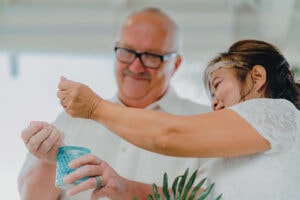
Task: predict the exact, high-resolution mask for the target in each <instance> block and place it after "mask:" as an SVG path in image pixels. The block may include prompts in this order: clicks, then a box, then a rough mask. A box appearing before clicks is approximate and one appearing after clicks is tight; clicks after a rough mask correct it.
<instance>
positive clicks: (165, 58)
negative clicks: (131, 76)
mask: <svg viewBox="0 0 300 200" xmlns="http://www.w3.org/2000/svg"><path fill="white" fill-rule="evenodd" d="M118 49H122V50H126V51H128V52H130V53H132V54H134V59H133V60H132V61H131V62H124V61H122V60H119V59H118V56H117V50H118ZM114 50H115V53H116V57H117V59H118V60H119V61H120V62H124V63H127V64H131V63H132V62H133V61H134V60H135V59H136V58H139V59H140V61H141V63H142V64H143V66H144V67H146V68H151V69H158V68H160V66H161V64H162V63H163V62H164V61H165V60H167V59H169V58H173V57H176V56H177V55H178V53H177V52H170V53H167V54H164V55H159V54H155V53H149V52H141V53H138V52H136V51H134V50H132V49H128V48H124V47H118V46H115V48H114ZM143 55H150V56H154V57H157V58H159V59H160V64H159V66H157V67H151V66H147V65H145V64H144V62H143V59H142V56H143Z"/></svg>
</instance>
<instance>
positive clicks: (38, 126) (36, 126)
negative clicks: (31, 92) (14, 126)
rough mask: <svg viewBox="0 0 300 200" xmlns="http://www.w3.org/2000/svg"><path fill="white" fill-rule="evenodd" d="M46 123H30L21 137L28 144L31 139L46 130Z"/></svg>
mask: <svg viewBox="0 0 300 200" xmlns="http://www.w3.org/2000/svg"><path fill="white" fill-rule="evenodd" d="M44 125H45V123H44V122H39V121H32V122H30V124H29V126H28V127H27V128H26V129H24V130H23V131H22V133H21V137H22V139H23V141H24V143H25V144H27V143H28V141H29V140H30V138H31V137H32V136H33V135H35V134H36V133H38V132H39V131H40V130H42V129H43V128H44Z"/></svg>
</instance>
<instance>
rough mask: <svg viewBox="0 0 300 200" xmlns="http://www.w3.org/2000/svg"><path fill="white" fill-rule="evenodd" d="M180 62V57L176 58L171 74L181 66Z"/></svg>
mask: <svg viewBox="0 0 300 200" xmlns="http://www.w3.org/2000/svg"><path fill="white" fill-rule="evenodd" d="M181 62H182V57H181V55H178V56H177V57H176V61H175V66H174V71H173V74H174V73H175V72H176V71H177V70H178V68H179V66H180V65H181Z"/></svg>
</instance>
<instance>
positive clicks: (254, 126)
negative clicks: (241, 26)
mask: <svg viewBox="0 0 300 200" xmlns="http://www.w3.org/2000/svg"><path fill="white" fill-rule="evenodd" d="M205 85H206V86H207V88H208V90H209V92H210V94H211V97H212V108H213V109H214V111H215V112H212V113H207V114H199V115H193V116H175V115H170V114H165V113H160V112H155V111H145V110H141V109H134V108H124V107H119V106H117V105H114V104H112V103H109V102H107V101H105V100H103V99H102V98H100V97H99V96H97V95H96V94H95V93H94V92H93V91H92V90H90V89H89V88H88V87H87V86H85V85H82V84H80V83H76V82H72V81H68V80H66V79H64V78H62V80H61V82H60V84H59V91H58V94H57V95H58V97H59V98H60V99H61V104H62V105H63V107H64V108H65V110H66V112H68V113H69V114H70V115H72V116H74V117H83V118H90V119H93V120H95V121H98V122H100V123H102V124H104V125H105V126H107V127H108V128H109V129H111V130H112V131H113V132H115V133H116V134H117V135H119V136H120V137H123V138H124V139H126V140H128V141H129V142H131V143H133V144H135V145H137V146H139V147H141V148H144V149H147V150H150V151H154V152H157V153H161V154H165V155H172V156H185V157H216V159H214V160H213V162H211V165H210V166H209V170H208V178H209V179H210V180H211V181H212V182H215V183H216V185H215V186H216V188H215V192H216V193H217V194H219V193H223V196H222V199H224V200H232V199H239V200H242V199H245V200H246V199H256V200H258V199H264V200H265V199H278V200H279V199H289V200H292V199H298V198H299V197H300V190H299V188H298V187H299V185H300V168H299V166H300V145H299V144H300V135H299V134H300V112H299V109H300V100H299V98H300V97H299V84H298V83H296V81H295V78H294V76H293V74H292V72H291V71H290V69H289V64H288V62H287V61H286V59H285V58H284V56H283V55H282V54H281V53H280V51H279V50H278V49H277V48H276V47H274V46H273V45H271V44H269V43H266V42H263V41H257V40H242V41H238V42H236V43H235V44H233V45H232V46H231V47H230V48H229V50H228V51H227V52H225V53H222V54H220V55H219V56H217V57H216V58H214V59H213V60H212V61H211V62H210V63H209V65H208V67H207V69H206V72H205ZM103 184H104V185H105V181H104V180H103Z"/></svg>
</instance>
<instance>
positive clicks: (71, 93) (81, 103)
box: [57, 77, 102, 119]
mask: <svg viewBox="0 0 300 200" xmlns="http://www.w3.org/2000/svg"><path fill="white" fill-rule="evenodd" d="M58 89H59V91H58V92H57V97H58V98H59V99H60V103H61V105H62V106H63V108H64V109H65V111H66V112H67V113H68V114H69V115H71V116H72V117H81V118H87V119H90V118H91V117H92V115H93V111H94V110H95V109H96V107H97V106H98V104H99V103H100V102H101V100H102V99H101V98H100V97H99V96H98V95H97V94H96V93H94V92H93V91H92V90H91V89H90V88H89V87H88V86H86V85H84V84H82V83H78V82H73V81H70V80H67V79H65V78H64V77H62V78H61V79H60V83H59V85H58Z"/></svg>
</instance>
